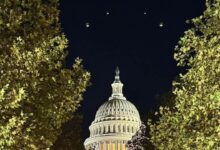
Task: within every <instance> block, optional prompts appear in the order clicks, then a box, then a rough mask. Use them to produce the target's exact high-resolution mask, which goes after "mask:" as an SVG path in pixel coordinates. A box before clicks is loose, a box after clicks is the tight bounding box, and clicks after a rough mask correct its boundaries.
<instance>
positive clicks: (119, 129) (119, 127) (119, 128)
mask: <svg viewBox="0 0 220 150" xmlns="http://www.w3.org/2000/svg"><path fill="white" fill-rule="evenodd" d="M118 132H119V133H120V132H121V126H120V124H119V125H118Z"/></svg>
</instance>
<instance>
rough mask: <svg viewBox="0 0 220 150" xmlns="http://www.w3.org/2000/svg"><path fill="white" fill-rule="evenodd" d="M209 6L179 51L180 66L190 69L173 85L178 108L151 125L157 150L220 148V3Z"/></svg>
mask: <svg viewBox="0 0 220 150" xmlns="http://www.w3.org/2000/svg"><path fill="white" fill-rule="evenodd" d="M206 5H207V9H206V10H205V12H204V14H203V15H202V16H199V17H197V18H194V19H192V21H191V23H193V24H194V27H193V28H191V29H189V30H188V31H186V32H185V34H184V37H182V38H181V39H180V42H179V45H178V46H177V47H176V48H175V54H174V58H175V59H176V60H177V62H178V65H179V66H187V67H189V69H188V71H187V73H186V74H182V75H179V80H178V81H174V83H173V86H174V88H173V93H174V94H175V96H176V98H175V101H176V103H175V107H176V108H177V109H176V110H175V111H172V112H170V111H169V109H168V110H164V111H160V115H161V118H160V120H159V121H158V122H157V123H156V124H150V127H151V136H152V137H151V142H152V143H153V144H154V145H155V147H156V148H157V149H161V150H163V149H201V150H203V149H204V150H213V149H219V148H220V144H219V143H220V131H219V128H220V122H219V120H220V105H219V99H220V97H219V89H220V78H219V77H220V70H219V62H220V51H219V49H220V44H219V43H220V32H219V29H220V28H219V23H220V17H219V10H220V0H213V1H208V0H207V1H206Z"/></svg>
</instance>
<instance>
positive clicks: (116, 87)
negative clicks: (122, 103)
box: [109, 67, 126, 100]
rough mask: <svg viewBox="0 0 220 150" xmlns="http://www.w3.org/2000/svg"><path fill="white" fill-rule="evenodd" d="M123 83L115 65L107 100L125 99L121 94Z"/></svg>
mask: <svg viewBox="0 0 220 150" xmlns="http://www.w3.org/2000/svg"><path fill="white" fill-rule="evenodd" d="M122 89H123V83H121V81H120V71H119V68H118V67H117V68H116V70H115V81H114V82H113V83H112V95H111V97H109V100H112V99H115V98H117V99H123V100H126V98H125V97H124V96H123V90H122Z"/></svg>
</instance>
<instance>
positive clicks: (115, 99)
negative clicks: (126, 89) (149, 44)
mask: <svg viewBox="0 0 220 150" xmlns="http://www.w3.org/2000/svg"><path fill="white" fill-rule="evenodd" d="M122 87H123V84H122V83H121V81H120V78H119V69H118V68H117V69H116V75H115V81H114V83H112V95H111V97H110V98H109V100H108V101H106V102H105V103H104V104H102V105H101V106H100V107H99V109H98V111H97V112H96V116H95V120H94V121H93V122H92V124H91V125H90V127H89V130H90V137H89V138H87V139H86V140H85V142H84V145H85V148H86V150H89V149H91V148H94V146H96V149H98V150H126V147H125V144H126V143H127V141H128V140H130V139H131V137H132V136H133V135H134V134H135V133H136V132H137V130H138V129H139V127H140V124H141V120H140V116H139V113H138V110H137V108H136V107H135V106H134V105H133V104H132V103H131V102H129V101H128V100H126V98H125V97H124V96H123V93H122Z"/></svg>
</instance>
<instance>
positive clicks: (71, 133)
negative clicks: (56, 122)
mask: <svg viewBox="0 0 220 150" xmlns="http://www.w3.org/2000/svg"><path fill="white" fill-rule="evenodd" d="M82 121H83V117H82V115H79V114H76V115H74V117H73V119H71V120H70V121H69V122H67V123H66V124H65V125H64V126H63V128H62V134H61V135H60V136H59V137H58V139H57V140H56V142H55V143H54V145H53V147H52V150H84V146H83V139H82Z"/></svg>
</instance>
